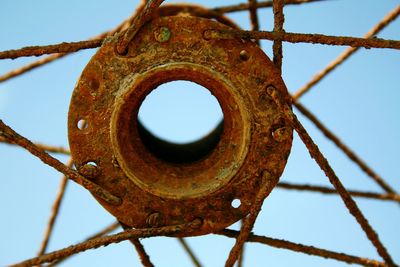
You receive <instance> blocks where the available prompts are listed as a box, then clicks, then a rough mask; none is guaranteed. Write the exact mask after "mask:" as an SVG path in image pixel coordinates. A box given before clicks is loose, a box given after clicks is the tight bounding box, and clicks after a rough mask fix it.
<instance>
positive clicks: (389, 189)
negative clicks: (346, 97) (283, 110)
mask: <svg viewBox="0 0 400 267" xmlns="http://www.w3.org/2000/svg"><path fill="white" fill-rule="evenodd" d="M293 105H294V106H295V107H296V108H297V109H298V110H299V111H300V112H301V113H302V114H303V115H304V116H305V117H306V118H308V119H309V120H310V121H311V122H312V123H314V125H315V126H316V127H317V128H318V129H319V130H320V131H321V132H322V133H323V134H324V135H325V136H326V138H328V139H329V140H331V141H332V142H333V143H334V144H335V145H336V146H337V147H338V148H339V149H341V150H342V151H343V153H345V154H346V156H347V157H348V158H349V159H350V160H351V161H353V162H354V163H356V164H357V165H358V166H359V167H360V168H361V170H363V171H364V172H365V173H366V174H367V175H368V176H369V177H371V178H372V179H373V180H374V181H375V182H376V183H377V184H378V185H379V186H380V187H381V188H382V189H383V190H385V191H386V192H388V193H390V194H397V193H396V191H395V190H394V189H393V188H392V187H391V186H390V185H389V184H387V183H386V182H385V180H384V179H383V178H382V177H380V176H379V175H378V174H377V173H376V172H375V171H374V170H372V169H371V168H370V167H369V166H368V165H367V164H366V163H365V162H364V161H363V160H362V159H361V158H360V157H359V156H358V155H357V154H356V153H355V152H353V151H352V150H351V149H350V148H349V147H348V146H346V145H345V144H344V143H343V142H342V141H341V140H340V139H339V138H338V137H337V136H336V135H335V134H334V133H333V132H332V131H330V130H329V129H328V128H327V127H326V126H325V125H324V124H322V122H321V121H320V120H318V119H317V117H316V116H315V115H314V114H312V113H311V112H310V111H309V110H308V109H306V108H305V107H304V106H303V105H301V104H300V103H298V102H296V103H293Z"/></svg>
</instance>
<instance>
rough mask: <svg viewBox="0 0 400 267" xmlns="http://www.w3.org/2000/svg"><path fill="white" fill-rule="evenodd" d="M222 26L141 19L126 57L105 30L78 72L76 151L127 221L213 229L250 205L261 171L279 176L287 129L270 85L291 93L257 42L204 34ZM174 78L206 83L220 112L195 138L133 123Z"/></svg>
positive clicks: (72, 135) (73, 126) (79, 163)
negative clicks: (196, 223) (175, 137)
mask: <svg viewBox="0 0 400 267" xmlns="http://www.w3.org/2000/svg"><path fill="white" fill-rule="evenodd" d="M226 28H228V26H226V25H224V24H222V23H219V22H217V21H213V20H210V19H205V18H200V17H193V16H187V15H185V16H166V17H161V18H157V19H154V20H153V21H151V22H149V23H147V24H146V25H145V26H143V28H142V29H141V30H140V31H139V32H138V34H137V35H136V36H135V38H134V39H133V41H132V42H131V44H130V46H129V49H128V53H127V54H126V55H123V56H121V55H119V54H118V53H117V52H116V49H115V47H116V43H117V40H118V37H112V38H109V39H108V40H107V41H106V42H105V43H104V44H103V46H102V47H101V48H100V49H99V51H98V52H97V53H96V54H95V55H94V56H93V58H92V59H91V60H90V62H89V64H88V65H87V66H86V68H85V70H84V71H83V73H82V75H81V77H80V79H79V81H78V83H77V85H76V88H75V90H74V93H73V96H72V99H71V105H70V110H69V122H68V128H69V141H70V147H71V152H72V156H73V159H74V162H75V165H76V167H77V168H78V170H79V171H80V172H81V173H82V174H84V175H86V176H87V177H89V178H91V179H92V180H93V181H94V182H95V183H97V184H98V185H100V186H101V187H104V188H105V189H107V190H108V191H110V192H111V193H113V194H114V195H116V196H118V197H120V198H121V199H122V204H121V205H119V206H113V205H110V204H107V203H106V202H104V201H103V200H101V199H98V201H99V202H100V203H101V204H102V205H103V206H104V207H105V208H106V209H107V210H108V211H109V212H110V213H111V214H113V215H114V216H115V217H116V218H117V219H118V220H119V221H121V222H122V223H123V224H125V225H127V226H132V227H136V228H143V227H154V226H162V225H173V224H181V223H185V222H190V221H192V220H193V219H195V218H201V219H202V220H203V224H202V226H201V227H200V228H199V229H196V230H195V231H194V232H190V233H188V234H187V235H200V234H206V233H210V232H215V231H217V230H220V229H222V228H225V227H227V226H229V225H231V224H232V223H234V222H236V221H237V220H239V219H241V218H243V217H245V216H246V215H247V214H248V213H249V210H250V208H251V206H252V203H253V202H254V198H255V196H256V193H257V192H258V191H259V188H260V186H261V175H262V173H263V172H268V173H269V174H270V177H271V178H270V180H269V181H268V185H267V186H268V187H269V188H270V190H272V188H273V187H274V186H275V185H276V184H277V182H278V180H279V177H280V175H281V173H282V171H283V169H284V166H285V164H286V160H287V157H288V155H289V152H290V148H291V143H292V128H291V127H290V126H289V125H287V124H286V122H285V120H284V119H283V114H281V111H280V110H279V109H278V108H277V107H276V106H275V104H274V102H273V101H272V99H271V98H270V96H269V95H268V94H267V90H266V89H267V87H269V86H273V87H274V88H276V89H277V90H279V91H280V93H281V94H282V95H285V96H286V97H288V94H287V90H286V88H285V85H284V83H283V81H282V79H281V77H280V75H279V73H278V72H277V71H276V70H275V68H274V66H273V64H272V63H271V61H270V60H269V59H268V57H267V56H266V55H265V54H264V53H263V52H262V50H261V49H260V48H259V47H258V46H257V45H256V44H255V43H253V42H250V41H242V40H224V41H219V40H206V39H205V38H204V36H203V33H204V31H206V30H209V29H226ZM175 80H187V81H192V82H195V83H197V84H200V85H202V86H204V87H206V88H207V89H208V90H210V92H211V93H212V94H213V95H214V96H215V97H216V98H217V99H218V101H219V104H220V106H221V108H222V111H223V114H224V120H223V123H222V124H221V125H220V127H218V128H217V129H216V130H215V131H214V133H213V134H211V135H210V136H207V137H205V138H203V139H202V140H200V141H198V142H196V143H193V144H187V145H183V146H182V145H177V144H170V143H167V142H165V141H163V140H159V139H157V138H156V137H154V136H152V135H151V133H149V132H148V131H147V130H146V129H145V128H143V126H142V125H141V124H140V123H139V122H138V117H137V115H138V110H139V107H140V105H141V103H142V101H143V100H144V98H145V97H146V96H147V95H148V94H149V93H150V92H151V91H152V90H154V89H155V88H157V87H158V86H159V85H161V84H163V83H166V82H170V81H175ZM185 153H186V154H185ZM190 155H192V158H190ZM233 201H236V202H237V203H236V204H237V205H239V206H236V205H234V206H232V202H233ZM239 203H240V204H239Z"/></svg>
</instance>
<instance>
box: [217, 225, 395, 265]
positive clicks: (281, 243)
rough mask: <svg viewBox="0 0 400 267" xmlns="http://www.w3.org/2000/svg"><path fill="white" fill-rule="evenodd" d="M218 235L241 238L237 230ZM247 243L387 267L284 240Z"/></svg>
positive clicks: (256, 237) (256, 238)
mask: <svg viewBox="0 0 400 267" xmlns="http://www.w3.org/2000/svg"><path fill="white" fill-rule="evenodd" d="M215 234H217V235H223V236H226V237H231V238H237V237H238V236H239V234H240V233H239V232H238V231H235V230H228V229H225V230H223V231H221V232H218V233H215ZM247 242H256V243H261V244H265V245H268V246H271V247H276V248H280V249H288V250H292V251H295V252H300V253H304V254H308V255H313V256H319V257H322V258H325V259H335V260H338V261H343V262H347V263H353V264H359V265H363V266H372V267H377V266H382V267H384V266H387V265H386V264H385V263H383V262H379V261H376V260H371V259H367V258H360V257H356V256H352V255H348V254H345V253H338V252H334V251H330V250H326V249H321V248H317V247H313V246H306V245H303V244H298V243H294V242H290V241H286V240H282V239H275V238H271V237H266V236H259V235H253V234H250V235H249V237H248V238H247Z"/></svg>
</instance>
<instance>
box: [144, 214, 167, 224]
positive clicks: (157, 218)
mask: <svg viewBox="0 0 400 267" xmlns="http://www.w3.org/2000/svg"><path fill="white" fill-rule="evenodd" d="M146 224H147V225H148V226H150V227H160V226H163V225H164V220H163V218H162V215H161V214H160V213H159V212H154V213H152V214H150V215H149V217H147V219H146Z"/></svg>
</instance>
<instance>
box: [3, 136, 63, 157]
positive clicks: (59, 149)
mask: <svg viewBox="0 0 400 267" xmlns="http://www.w3.org/2000/svg"><path fill="white" fill-rule="evenodd" d="M0 143H5V144H9V145H16V144H14V143H12V142H11V141H10V140H8V139H6V138H4V137H2V136H0ZM35 145H36V146H37V147H39V148H40V149H42V150H45V151H47V152H49V153H57V154H64V155H70V151H69V149H67V148H65V147H62V146H52V145H47V144H42V143H35Z"/></svg>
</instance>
